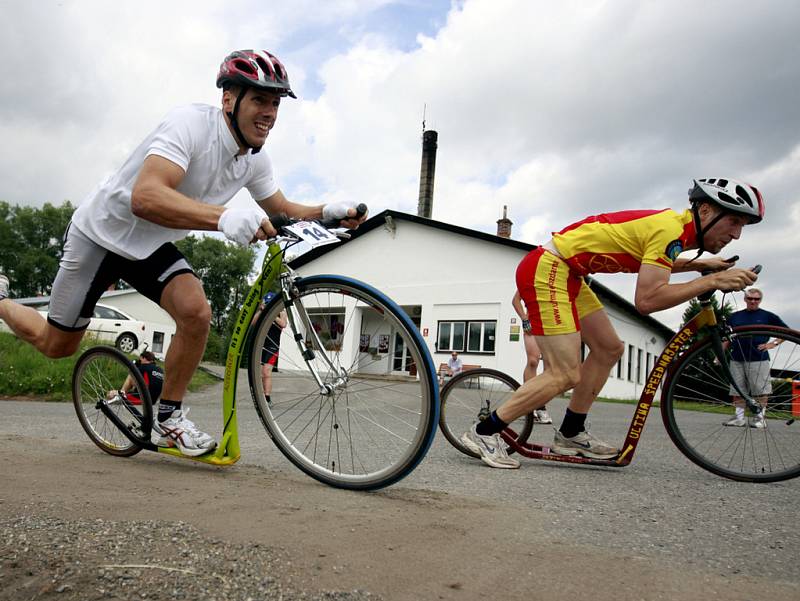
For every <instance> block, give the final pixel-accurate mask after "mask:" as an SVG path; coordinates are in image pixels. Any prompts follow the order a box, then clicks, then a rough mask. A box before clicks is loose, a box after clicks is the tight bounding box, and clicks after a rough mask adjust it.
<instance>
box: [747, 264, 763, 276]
mask: <svg viewBox="0 0 800 601" xmlns="http://www.w3.org/2000/svg"><path fill="white" fill-rule="evenodd" d="M761 269H762V266H761V265H756V266H755V267H753V269H751V270H750V271H752V272H753V273H755V274H759V273H761Z"/></svg>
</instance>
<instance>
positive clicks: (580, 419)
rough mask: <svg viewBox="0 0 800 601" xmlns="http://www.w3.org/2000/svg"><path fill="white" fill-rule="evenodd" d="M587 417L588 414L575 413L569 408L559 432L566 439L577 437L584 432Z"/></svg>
mask: <svg viewBox="0 0 800 601" xmlns="http://www.w3.org/2000/svg"><path fill="white" fill-rule="evenodd" d="M586 415H587V414H586V413H575V412H574V411H570V410H569V408H567V412H566V413H565V414H564V421H563V422H561V427H560V428H559V432H561V434H562V435H563V436H564V437H565V438H572V437H573V436H577V435H578V434H580V433H581V432H583V430H584V423H586Z"/></svg>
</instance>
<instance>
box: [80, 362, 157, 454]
mask: <svg viewBox="0 0 800 601" xmlns="http://www.w3.org/2000/svg"><path fill="white" fill-rule="evenodd" d="M128 378H130V380H128ZM126 381H128V383H129V384H130V383H132V387H131V388H129V389H128V390H127V392H123V391H122V390H121V388H122V386H123V384H125V383H126ZM72 403H73V404H74V405H75V412H76V413H77V414H78V420H79V421H80V423H81V426H82V427H83V429H84V430H85V431H86V434H88V435H89V438H91V439H92V442H94V443H95V444H96V445H97V446H98V447H100V448H101V449H103V450H104V451H105V452H106V453H109V454H111V455H116V456H117V457H130V456H131V455H135V454H136V453H138V452H139V451H141V450H142V445H143V444H149V442H150V428H149V424H151V423H152V421H153V406H152V403H151V402H150V396H149V393H148V391H147V386H146V385H145V383H144V380H143V379H142V375H141V374H140V373H139V370H138V369H136V367H135V366H134V365H133V363H131V361H130V360H129V359H128V358H127V357H126V356H125V355H123V354H122V353H121V352H119V351H118V350H117V349H115V348H112V347H110V346H96V347H92V348H90V349H88V350H87V351H86V352H85V353H83V355H81V357H80V358H79V359H78V361H77V363H76V364H75V369H74V370H73V372H72ZM143 424H147V425H148V427H146V428H145V427H143Z"/></svg>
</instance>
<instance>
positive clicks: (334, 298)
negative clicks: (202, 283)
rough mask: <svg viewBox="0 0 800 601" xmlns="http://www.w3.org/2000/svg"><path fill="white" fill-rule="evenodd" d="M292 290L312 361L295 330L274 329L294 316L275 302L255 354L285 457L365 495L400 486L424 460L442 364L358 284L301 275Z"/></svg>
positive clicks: (266, 409) (256, 333) (380, 299)
mask: <svg viewBox="0 0 800 601" xmlns="http://www.w3.org/2000/svg"><path fill="white" fill-rule="evenodd" d="M293 290H294V292H293V294H294V295H296V296H294V298H293V301H292V306H291V307H289V309H290V310H291V311H290V315H293V316H294V318H295V322H296V327H297V329H298V334H299V337H300V338H301V340H302V341H303V342H305V344H306V345H307V346H308V349H309V351H311V352H310V353H307V356H309V357H311V355H313V358H309V359H308V361H306V360H305V359H304V358H303V355H302V354H301V351H300V349H299V348H298V345H299V342H296V341H295V340H294V333H293V331H292V327H291V326H289V327H286V328H284V329H282V330H281V328H280V327H278V328H275V327H274V323H275V320H276V319H277V318H278V317H279V315H280V312H281V311H283V310H284V309H286V307H285V306H284V301H283V299H282V298H280V297H276V298H275V299H274V300H273V301H272V302H271V303H270V305H269V306H267V307H266V308H265V309H264V311H263V312H262V314H261V315H260V316H259V319H258V322H257V323H256V325H255V327H254V330H253V335H252V348H251V350H250V362H249V367H248V375H249V380H250V390H251V393H252V395H253V401H254V403H255V406H256V410H257V411H258V415H259V416H260V418H261V421H262V422H263V424H264V426H265V427H266V429H267V432H269V435H270V436H271V437H272V439H273V441H274V442H275V444H276V445H277V446H278V448H279V449H280V450H281V452H282V453H283V454H284V455H286V457H288V458H289V460H290V461H292V462H293V463H294V464H295V465H296V466H297V467H299V468H300V469H301V470H303V471H304V472H305V473H307V474H308V475H310V476H312V477H313V478H316V479H317V480H319V481H321V482H325V483H326V484H329V485H331V486H336V487H339V488H348V489H357V490H372V489H377V488H381V487H384V486H388V485H390V484H392V483H394V482H397V481H398V480H400V479H401V478H403V477H405V476H406V475H408V474H409V473H410V472H411V471H412V470H413V469H414V467H416V465H417V464H418V463H419V462H420V461H421V460H422V458H423V457H424V455H425V453H426V452H427V450H428V448H429V447H430V444H431V441H432V440H433V436H434V434H435V429H436V422H437V420H438V411H439V399H438V387H437V386H436V382H435V381H434V377H435V376H434V369H433V361H432V360H431V357H430V354H429V353H428V351H427V347H426V346H425V343H424V342H423V340H422V338H421V336H420V335H419V331H418V330H417V329H416V327H415V326H414V324H413V323H412V322H411V320H410V319H409V317H408V316H407V315H406V314H405V313H404V312H403V311H402V309H400V308H399V307H398V306H397V305H396V304H394V302H392V301H391V300H389V299H388V298H386V297H385V296H384V295H383V294H381V293H380V292H378V291H377V290H375V289H374V288H371V287H370V286H367V285H366V284H364V283H362V282H358V281H356V280H352V279H349V278H344V277H339V276H330V275H326V276H313V277H307V278H298V279H297V280H296V281H295V283H294V288H293ZM270 332H272V334H270ZM309 366H312V367H313V368H314V370H315V371H316V373H317V374H318V376H319V378H320V382H318V381H317V380H316V379H315V377H314V374H313V373H312V371H311V369H310V367H309Z"/></svg>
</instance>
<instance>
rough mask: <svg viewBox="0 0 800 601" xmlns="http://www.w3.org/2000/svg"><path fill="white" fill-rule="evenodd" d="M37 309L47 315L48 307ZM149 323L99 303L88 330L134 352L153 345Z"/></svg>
mask: <svg viewBox="0 0 800 601" xmlns="http://www.w3.org/2000/svg"><path fill="white" fill-rule="evenodd" d="M37 311H39V313H41V314H42V315H44V316H45V318H46V317H47V307H37ZM148 325H152V324H147V323H146V322H144V321H138V320H136V319H134V318H133V317H131V316H130V315H128V314H127V313H123V312H122V311H120V310H119V309H115V308H113V307H109V306H108V305H101V304H97V305H96V306H95V308H94V313H93V314H92V320H91V321H90V322H89V326H88V327H87V328H86V332H87V333H88V334H91V335H94V336H95V337H96V338H97V340H98V341H101V342H113V343H114V346H116V347H117V348H118V349H119V350H121V351H122V352H123V353H134V352H136V351H139V350H141V351H144V350H145V349H146V348H147V347H149V346H152V337H153V334H152V328H148Z"/></svg>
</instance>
